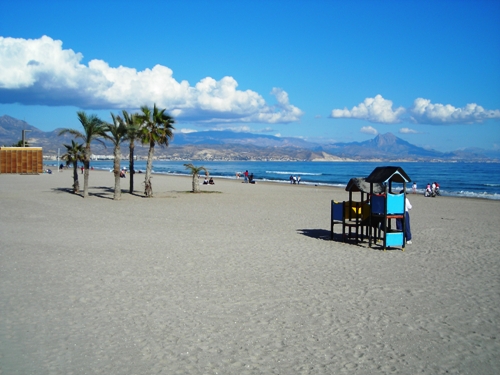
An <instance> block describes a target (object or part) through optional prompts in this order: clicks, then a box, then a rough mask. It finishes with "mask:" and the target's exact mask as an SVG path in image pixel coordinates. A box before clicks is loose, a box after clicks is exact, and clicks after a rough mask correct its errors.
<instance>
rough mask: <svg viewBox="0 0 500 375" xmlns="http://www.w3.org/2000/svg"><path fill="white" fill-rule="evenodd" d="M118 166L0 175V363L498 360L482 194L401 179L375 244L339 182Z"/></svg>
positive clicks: (266, 364) (116, 368)
mask: <svg viewBox="0 0 500 375" xmlns="http://www.w3.org/2000/svg"><path fill="white" fill-rule="evenodd" d="M79 177H80V186H83V176H82V175H80V176H79ZM128 179H129V176H127V178H126V179H122V180H121V183H122V190H123V191H124V193H123V195H122V199H121V200H120V201H113V200H112V197H113V190H112V189H113V186H114V180H113V175H112V174H111V173H108V172H98V171H91V175H90V180H89V186H90V190H89V191H90V194H91V196H90V197H89V198H85V199H83V198H82V197H81V196H79V195H74V194H72V193H71V192H70V188H71V184H72V173H71V171H70V170H65V171H63V172H61V173H58V172H55V173H53V174H51V175H49V174H43V175H36V176H32V175H5V174H3V175H0V218H1V226H0V228H1V229H0V285H1V286H0V373H1V374H5V375H7V374H8V375H10V374H23V375H24V374H64V375H70V374H417V373H423V374H499V373H500V250H499V247H500V245H499V244H500V231H499V230H498V223H499V222H500V202H499V201H492V200H481V199H465V198H463V199H459V198H447V197H439V198H424V197H423V196H421V195H409V199H410V201H411V203H412V205H413V209H412V210H411V212H410V214H411V227H412V232H413V244H412V245H408V246H407V247H406V250H405V251H404V252H402V251H401V250H400V249H395V250H389V251H386V252H384V251H380V250H379V249H378V248H369V247H368V245H367V243H362V244H360V245H355V244H349V243H342V242H336V241H330V201H331V200H332V199H335V200H347V199H348V193H347V192H346V191H344V190H342V189H335V188H330V187H315V186H302V185H300V186H297V185H290V184H279V183H257V184H255V185H250V184H243V183H241V180H238V181H237V180H216V184H215V185H214V186H202V187H201V188H202V190H203V191H205V192H211V193H204V194H191V193H188V192H187V191H189V190H190V189H191V178H190V177H180V176H158V175H155V176H154V178H153V189H154V197H153V198H152V199H146V198H143V197H142V195H141V193H142V191H141V188H142V186H143V185H142V184H141V183H142V182H143V180H142V179H143V176H141V175H136V178H135V186H136V189H137V190H136V193H137V194H136V195H130V194H128V193H127V191H128V182H129V180H128ZM346 182H347V181H346Z"/></svg>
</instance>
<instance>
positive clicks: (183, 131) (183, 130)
mask: <svg viewBox="0 0 500 375" xmlns="http://www.w3.org/2000/svg"><path fill="white" fill-rule="evenodd" d="M197 132H198V130H194V129H178V130H177V129H176V130H175V133H183V134H189V133H197Z"/></svg>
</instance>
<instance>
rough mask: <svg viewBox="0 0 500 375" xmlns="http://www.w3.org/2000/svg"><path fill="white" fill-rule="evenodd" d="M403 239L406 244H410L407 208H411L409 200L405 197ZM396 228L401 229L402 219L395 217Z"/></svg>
mask: <svg viewBox="0 0 500 375" xmlns="http://www.w3.org/2000/svg"><path fill="white" fill-rule="evenodd" d="M405 208H406V210H405V239H406V243H407V244H408V245H411V244H412V242H411V229H410V213H409V212H408V210H411V209H412V205H411V203H410V200H409V199H408V198H406V201H405ZM396 228H397V230H403V220H402V219H396Z"/></svg>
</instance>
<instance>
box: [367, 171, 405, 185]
mask: <svg viewBox="0 0 500 375" xmlns="http://www.w3.org/2000/svg"><path fill="white" fill-rule="evenodd" d="M387 181H393V182H410V181H411V179H410V177H409V176H408V175H407V174H406V172H405V171H404V170H403V168H401V167H377V168H375V169H374V170H373V172H372V173H371V174H370V175H369V176H368V177H367V178H366V182H369V183H373V184H374V183H380V184H381V183H384V182H387Z"/></svg>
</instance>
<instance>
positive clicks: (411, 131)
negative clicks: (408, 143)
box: [399, 128, 418, 134]
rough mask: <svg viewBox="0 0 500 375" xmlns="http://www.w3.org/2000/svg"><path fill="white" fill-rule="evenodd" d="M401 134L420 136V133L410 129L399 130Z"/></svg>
mask: <svg viewBox="0 0 500 375" xmlns="http://www.w3.org/2000/svg"><path fill="white" fill-rule="evenodd" d="M399 132H400V133H401V134H418V131H416V130H413V129H410V128H401V129H399Z"/></svg>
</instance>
